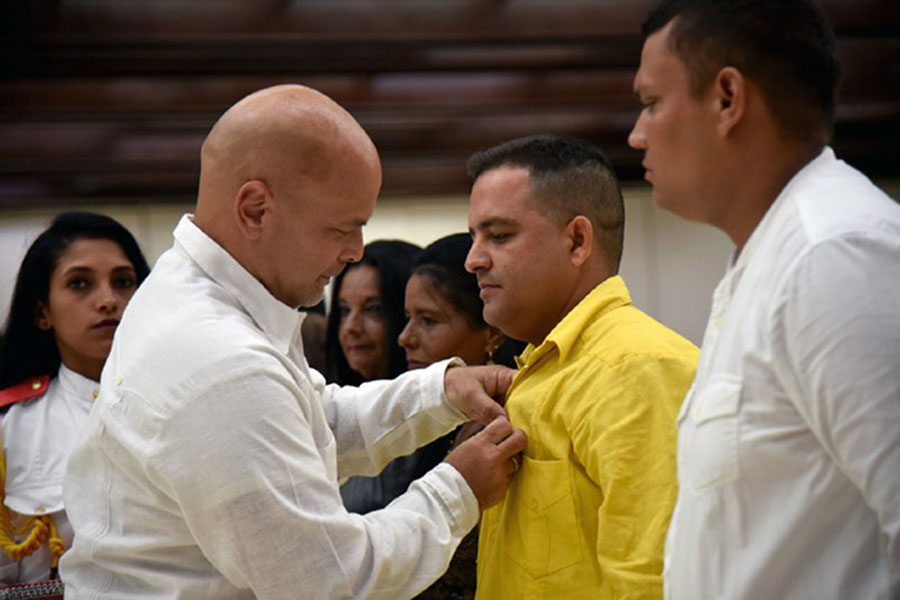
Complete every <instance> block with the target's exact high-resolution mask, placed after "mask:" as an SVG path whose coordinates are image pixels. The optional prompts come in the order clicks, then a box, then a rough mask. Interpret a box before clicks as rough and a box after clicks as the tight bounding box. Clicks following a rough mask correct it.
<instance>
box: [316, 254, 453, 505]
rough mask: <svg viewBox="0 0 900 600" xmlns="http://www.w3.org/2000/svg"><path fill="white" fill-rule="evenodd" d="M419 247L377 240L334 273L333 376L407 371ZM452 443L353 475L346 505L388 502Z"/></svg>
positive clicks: (346, 378)
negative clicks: (408, 299) (410, 282)
mask: <svg viewBox="0 0 900 600" xmlns="http://www.w3.org/2000/svg"><path fill="white" fill-rule="evenodd" d="M420 251H421V248H419V247H418V246H415V245H413V244H410V243H408V242H402V241H398V240H384V241H378V242H372V243H370V244H367V245H366V248H365V251H364V253H363V257H362V259H360V261H359V262H357V263H353V264H349V265H347V268H346V269H345V270H344V271H343V272H342V273H341V274H340V275H339V276H338V277H337V278H336V279H335V282H334V286H333V288H332V292H331V310H330V313H329V315H328V327H327V331H326V341H325V357H326V366H327V368H326V377H327V378H328V380H329V381H330V382H334V383H338V384H340V385H359V384H361V383H364V382H366V381H372V380H374V379H387V378H394V377H396V376H398V375H400V374H401V373H403V372H405V371H406V359H405V357H404V354H403V349H402V348H401V347H400V346H399V345H398V344H397V336H398V335H400V331H402V329H403V326H404V324H405V323H406V317H405V316H404V313H403V290H404V289H405V288H406V281H407V279H409V275H410V273H411V272H412V267H413V261H414V260H415V258H416V256H417V255H418V253H419V252H420ZM447 447H448V444H447V443H442V444H441V445H440V448H437V447H436V446H435V445H433V443H432V444H430V445H427V446H423V447H422V448H419V449H418V450H417V451H416V452H415V453H413V454H412V455H410V456H404V457H401V458H397V459H395V460H393V461H391V462H390V463H388V464H387V466H385V468H384V469H383V470H382V471H381V473H379V474H378V475H377V476H375V477H351V478H350V479H349V480H348V481H347V482H345V483H344V484H343V485H342V486H341V498H342V499H343V501H344V506H345V507H346V508H347V510H349V511H350V512H355V513H360V514H365V513H367V512H371V511H373V510H377V509H379V508H384V507H385V506H387V505H388V504H389V503H390V502H391V500H393V499H394V498H396V497H397V496H399V495H400V494H402V493H403V492H405V491H406V488H407V487H408V486H409V484H410V482H412V481H413V480H414V479H418V478H419V477H421V476H422V475H424V474H425V473H426V472H427V471H428V470H429V469H430V468H431V467H432V466H434V465H435V464H437V462H439V461H440V460H442V459H443V458H444V454H445V453H446V448H447Z"/></svg>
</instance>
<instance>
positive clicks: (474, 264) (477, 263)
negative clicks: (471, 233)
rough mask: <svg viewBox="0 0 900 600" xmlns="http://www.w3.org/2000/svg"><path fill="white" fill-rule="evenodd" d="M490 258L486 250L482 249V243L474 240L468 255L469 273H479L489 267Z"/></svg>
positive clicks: (467, 268)
mask: <svg viewBox="0 0 900 600" xmlns="http://www.w3.org/2000/svg"><path fill="white" fill-rule="evenodd" d="M487 265H488V259H487V255H486V254H485V252H484V251H483V250H482V249H481V244H479V243H477V242H474V241H473V242H472V247H471V248H469V253H468V254H467V255H466V262H465V267H466V271H468V272H469V273H477V272H478V271H483V270H484V269H486V268H487Z"/></svg>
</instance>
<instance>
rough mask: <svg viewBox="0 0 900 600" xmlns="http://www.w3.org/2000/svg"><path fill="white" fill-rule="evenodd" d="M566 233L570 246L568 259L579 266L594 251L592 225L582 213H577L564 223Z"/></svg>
mask: <svg viewBox="0 0 900 600" xmlns="http://www.w3.org/2000/svg"><path fill="white" fill-rule="evenodd" d="M566 235H567V236H568V238H569V242H570V244H571V247H570V249H569V259H570V260H571V261H572V265H573V266H576V267H580V266H581V265H583V264H584V263H586V262H587V260H588V259H589V258H590V257H591V255H592V254H593V253H594V226H593V224H592V223H591V220H590V219H588V218H587V217H585V216H584V215H578V216H577V217H575V218H573V219H572V220H571V221H569V224H568V225H566Z"/></svg>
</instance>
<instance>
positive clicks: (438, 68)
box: [0, 0, 900, 207]
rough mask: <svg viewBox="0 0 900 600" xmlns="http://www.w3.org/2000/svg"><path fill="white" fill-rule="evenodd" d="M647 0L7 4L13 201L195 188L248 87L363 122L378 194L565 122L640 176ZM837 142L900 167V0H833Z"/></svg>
mask: <svg viewBox="0 0 900 600" xmlns="http://www.w3.org/2000/svg"><path fill="white" fill-rule="evenodd" d="M653 4H655V0H651V1H644V0H641V1H633V0H506V1H501V0H481V1H474V0H473V1H463V0H458V1H451V0H379V1H378V2H373V1H371V0H303V1H301V0H295V1H273V0H265V1H254V2H246V1H245V0H153V1H149V0H133V1H129V2H120V1H114V0H80V1H73V0H70V1H66V0H54V1H49V0H44V1H33V2H22V3H12V2H11V3H7V5H8V6H5V7H4V8H3V9H0V10H5V11H6V14H5V15H0V28H3V29H5V30H0V33H2V38H0V207H2V206H42V205H51V204H78V203H79V202H90V203H97V202H126V203H132V202H133V203H141V202H160V201H172V202H186V201H190V200H191V199H192V198H193V196H194V194H195V191H196V183H197V182H196V178H197V173H198V168H199V164H198V156H199V147H200V144H201V142H202V140H203V137H204V135H205V133H206V131H207V130H208V129H209V127H210V126H211V124H212V123H213V122H214V120H215V119H216V117H217V116H218V115H219V114H220V113H221V112H222V111H223V110H224V109H225V108H227V107H228V106H229V105H230V104H231V103H233V102H234V101H236V100H237V99H239V98H241V97H242V96H244V95H246V94H247V93H249V92H251V91H254V90H256V89H259V88H261V87H265V86H268V85H273V84H277V83H283V82H299V83H304V84H306V85H310V86H312V87H315V88H317V89H320V90H322V91H323V92H325V93H326V94H328V95H330V96H332V97H333V98H335V99H336V100H337V101H338V102H340V103H341V104H343V105H344V106H346V107H347V108H348V109H349V110H350V111H351V112H353V113H354V115H355V116H356V117H357V118H358V119H359V120H360V122H361V123H362V124H363V126H364V127H365V128H366V129H367V131H369V132H370V134H371V135H372V138H373V140H374V141H375V143H376V145H377V146H378V147H379V149H380V151H381V153H382V158H383V162H384V167H385V178H384V193H385V194H430V193H453V192H465V191H466V190H467V189H468V186H469V181H468V179H467V177H466V175H465V169H464V164H465V160H466V158H467V157H468V156H469V154H471V153H472V152H473V151H475V150H478V149H480V148H483V147H485V146H488V145H491V144H494V143H498V142H501V141H504V140H506V139H509V138H511V137H515V136H519V135H525V134H529V133H536V132H541V131H552V132H557V133H566V134H572V135H578V136H581V137H585V138H587V139H590V140H592V141H594V142H596V143H598V144H600V145H601V146H602V147H603V148H604V150H605V151H606V152H607V154H608V155H609V156H610V159H611V160H612V161H613V163H614V165H615V166H616V168H617V171H618V172H619V174H620V176H621V177H623V178H624V179H628V178H633V177H639V176H640V174H641V171H640V153H638V152H635V151H632V150H630V149H629V148H628V147H627V145H626V141H625V140H626V137H627V134H628V131H629V130H630V128H631V125H632V123H633V121H634V118H635V116H636V114H637V110H638V107H637V104H636V102H635V100H634V98H633V94H632V91H631V83H632V78H633V75H634V70H635V68H636V66H637V62H638V57H639V52H640V47H641V41H640V39H639V35H638V29H639V26H640V23H641V21H642V20H643V18H644V16H645V15H646V13H647V11H648V9H649V8H650V7H651V6H652V5H653ZM824 4H825V8H826V10H827V11H828V13H829V15H830V17H831V18H832V20H833V22H834V25H835V30H836V31H837V33H838V36H839V48H840V52H841V56H842V60H843V61H844V70H845V78H844V87H843V92H842V95H841V102H840V105H839V107H838V112H837V125H836V140H835V145H836V147H837V149H838V152H839V153H840V154H841V155H842V156H844V157H845V158H846V159H847V160H848V161H849V162H851V163H852V164H855V165H857V166H859V167H861V168H863V169H864V170H866V171H868V172H870V173H871V174H873V175H876V176H887V177H897V176H900V160H898V151H897V149H896V146H897V142H898V139H900V136H898V132H900V100H898V96H900V9H898V6H900V3H897V2H896V1H895V0H891V1H887V0H840V1H839V0H829V1H827V2H825V3H824Z"/></svg>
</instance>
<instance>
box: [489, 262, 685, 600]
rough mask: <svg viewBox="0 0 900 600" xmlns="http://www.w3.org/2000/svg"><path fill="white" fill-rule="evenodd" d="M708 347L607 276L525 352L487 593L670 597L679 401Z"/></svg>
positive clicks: (512, 399) (493, 525)
mask: <svg viewBox="0 0 900 600" xmlns="http://www.w3.org/2000/svg"><path fill="white" fill-rule="evenodd" d="M698 353H699V351H698V350H697V348H696V347H695V346H694V345H693V344H691V343H690V342H689V341H687V340H686V339H684V338H682V337H681V336H679V335H678V334H676V333H674V332H673V331H671V330H669V329H667V328H665V327H664V326H662V325H661V324H660V323H658V322H656V321H654V320H653V319H651V318H650V317H649V316H647V315H645V314H644V313H642V312H641V311H639V310H638V309H636V308H634V307H633V306H632V305H631V298H630V297H629V294H628V289H627V288H626V287H625V282H624V281H623V280H622V278H621V277H612V278H610V279H607V280H606V281H604V282H603V283H601V284H600V285H598V286H597V287H596V288H594V289H593V290H592V291H591V292H590V294H588V295H587V296H586V297H585V298H584V299H582V301H581V302H580V303H579V304H578V305H577V306H576V307H575V308H574V309H572V311H570V312H569V314H567V315H566V316H565V318H563V320H562V321H560V322H559V323H558V324H557V325H556V327H555V328H554V329H553V330H552V331H551V332H550V334H549V335H548V336H547V338H546V339H545V340H544V341H543V343H541V345H540V346H538V347H537V348H535V347H533V346H529V347H528V348H526V349H525V351H524V352H523V354H522V356H521V357H520V359H519V367H520V370H519V373H518V374H517V375H516V378H515V379H514V380H513V383H512V386H511V387H510V391H509V394H508V400H507V403H506V409H507V411H508V413H509V417H510V420H511V421H512V423H513V425H515V426H516V427H519V428H521V429H522V430H524V431H525V433H526V434H527V436H528V444H527V446H526V448H525V452H524V457H523V460H522V466H521V469H520V471H519V472H518V474H517V475H516V477H515V478H514V479H513V482H512V485H511V486H510V488H509V492H508V493H507V495H506V498H505V500H504V501H503V502H501V503H500V504H499V505H497V506H495V507H493V508H491V509H490V510H488V511H486V512H485V513H484V517H483V520H482V525H481V538H480V544H479V552H478V592H477V596H476V598H478V599H479V600H494V599H497V598H552V599H560V600H575V599H577V598H591V599H596V598H610V599H612V598H616V599H617V600H623V599H626V598H628V599H630V598H642V599H643V598H661V597H662V555H663V541H664V539H665V534H666V529H667V527H668V524H669V518H670V516H671V513H672V508H673V506H674V504H675V499H676V496H677V477H676V471H675V451H676V436H677V428H676V426H675V421H676V417H677V415H678V409H679V406H680V404H681V401H682V399H683V398H684V396H685V394H686V392H687V390H688V387H689V386H690V384H691V381H692V380H693V377H694V370H695V369H696V365H697V357H698Z"/></svg>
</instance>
